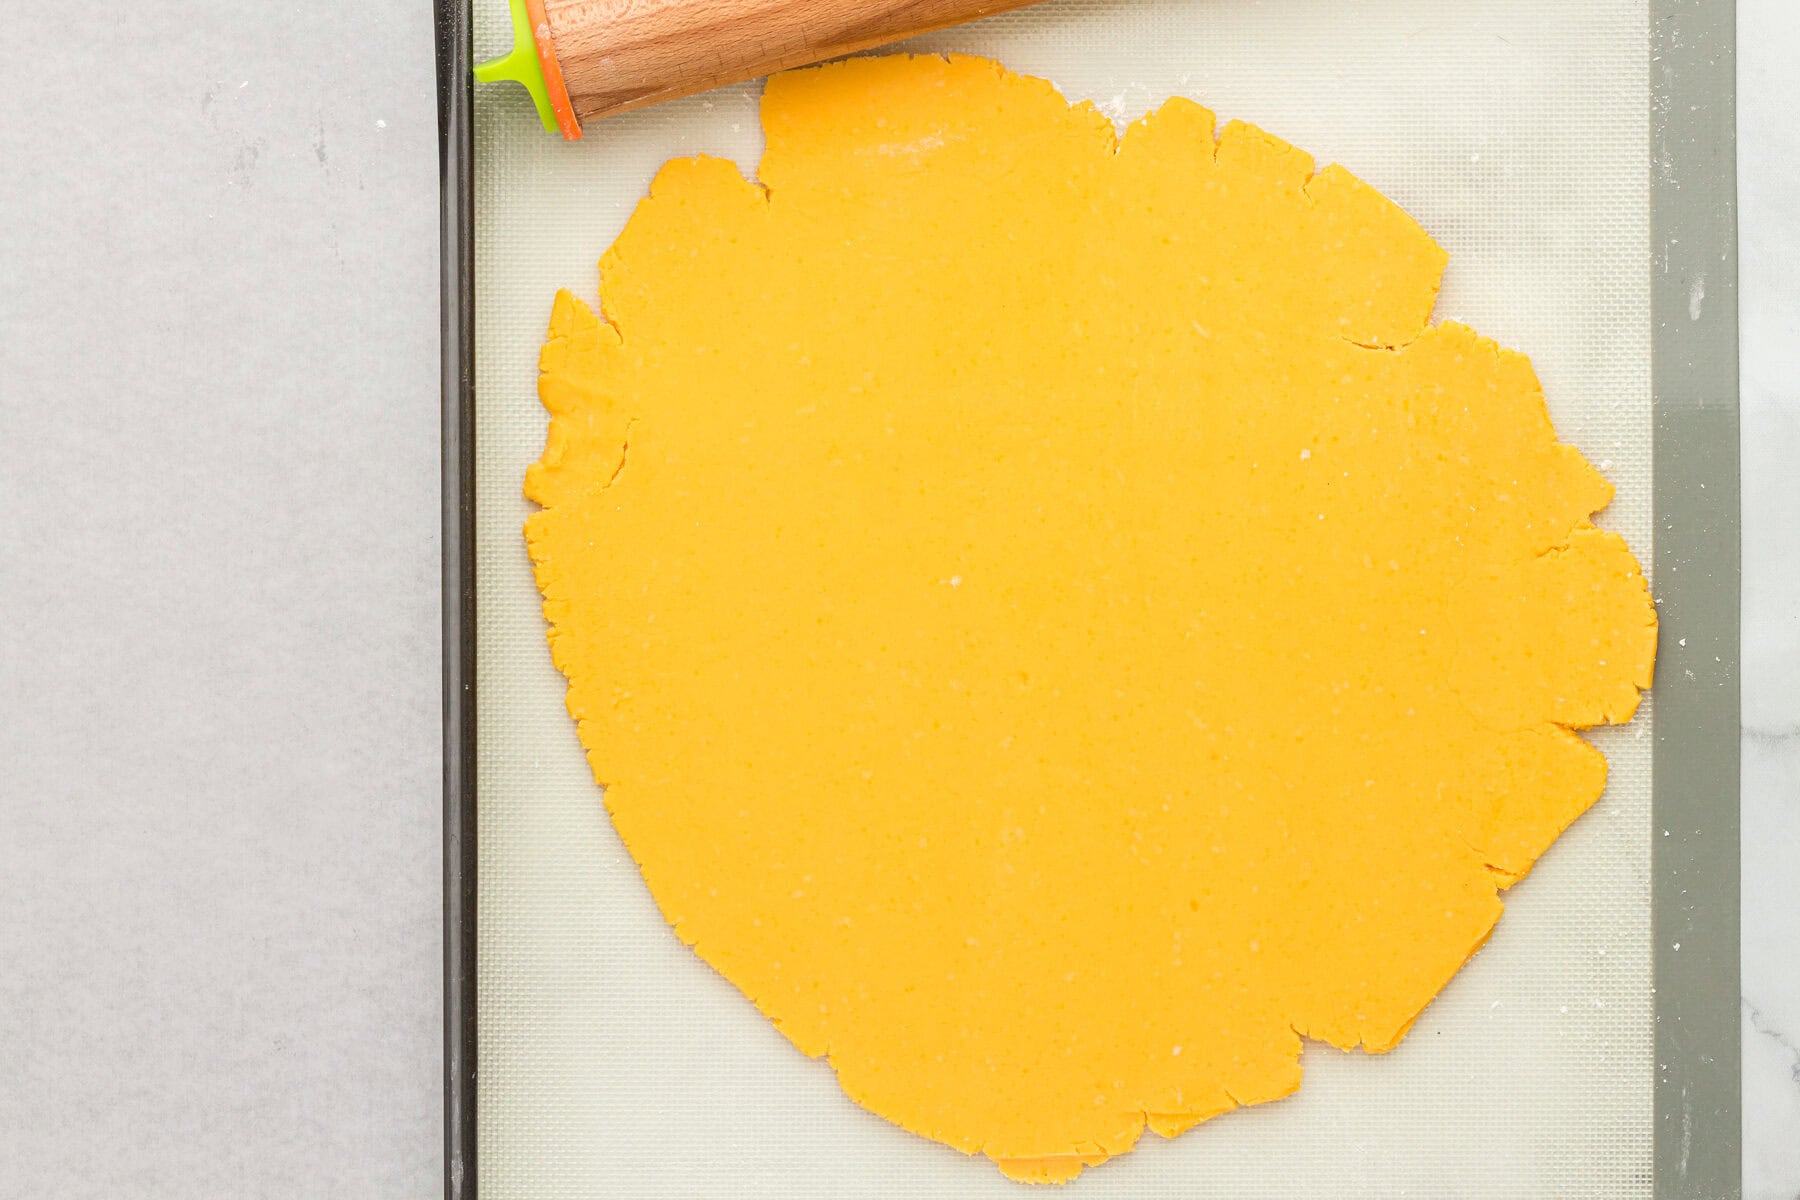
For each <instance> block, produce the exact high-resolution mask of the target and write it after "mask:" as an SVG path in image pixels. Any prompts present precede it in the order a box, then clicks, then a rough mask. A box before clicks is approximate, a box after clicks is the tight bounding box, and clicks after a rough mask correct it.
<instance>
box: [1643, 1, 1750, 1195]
mask: <svg viewBox="0 0 1800 1200" xmlns="http://www.w3.org/2000/svg"><path fill="white" fill-rule="evenodd" d="M1650 15H1651V25H1650V152H1651V153H1650V245H1651V292H1650V312H1651V363H1652V367H1651V379H1652V406H1653V411H1654V422H1655V430H1654V435H1653V453H1654V462H1655V479H1654V483H1653V490H1654V499H1655V512H1656V534H1655V571H1654V575H1655V580H1656V592H1657V604H1658V610H1659V615H1660V617H1661V621H1662V636H1661V639H1660V645H1659V647H1658V662H1657V668H1656V687H1655V691H1654V696H1655V709H1656V719H1655V726H1656V744H1655V750H1654V758H1653V770H1654V778H1655V788H1654V792H1653V799H1652V801H1651V803H1652V820H1653V823H1654V829H1653V831H1652V835H1651V837H1652V843H1653V850H1652V858H1651V864H1652V869H1651V878H1652V885H1651V928H1652V930H1653V934H1652V936H1653V937H1654V939H1655V940H1654V948H1655V967H1654V980H1655V987H1656V1033H1655V1047H1656V1081H1655V1113H1656V1126H1655V1168H1656V1174H1655V1184H1654V1194H1655V1196H1656V1198H1657V1200H1736V1198H1737V1197H1740V1196H1742V1195H1743V1146H1742V1143H1743V1132H1742V1099H1741V1094H1740V1087H1741V1077H1742V1064H1741V1059H1740V1045H1739V1041H1740V1034H1739V1029H1740V1024H1739V988H1740V984H1739V975H1738V957H1739V949H1738V926H1739V850H1738V831H1739V824H1738V770H1739V739H1740V730H1739V719H1740V707H1739V703H1740V702H1739V694H1738V654H1739V648H1738V629H1739V583H1740V578H1739V572H1740V540H1739V480H1738V309H1737V143H1736V98H1737V97H1736V92H1737V83H1736V62H1735V51H1736V37H1737V32H1736V24H1737V21H1736V17H1737V14H1736V5H1735V0H1652V2H1651V6H1650Z"/></svg>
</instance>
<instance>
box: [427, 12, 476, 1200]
mask: <svg viewBox="0 0 1800 1200" xmlns="http://www.w3.org/2000/svg"><path fill="white" fill-rule="evenodd" d="M434 2H435V5H436V10H437V13H436V17H437V87H438V184H439V192H440V201H441V209H440V212H441V216H440V221H441V226H440V242H441V249H442V254H443V275H442V284H441V286H442V293H443V295H442V305H443V313H442V326H441V329H442V338H443V395H442V405H443V435H442V436H443V460H442V471H443V484H442V486H443V516H444V525H443V626H444V646H443V652H444V1195H445V1197H446V1198H447V1200H474V1197H475V1195H476V1191H477V1187H476V1171H475V1151H476V1142H475V1115H476V1087H475V1084H476V1049H477V1043H476V1026H475V1020H476V1009H475V963H476V960H475V870H476V860H475V243H474V215H475V207H474V173H473V167H474V154H473V151H474V134H473V114H474V107H473V106H474V75H473V74H472V71H471V62H470V59H471V53H472V50H471V42H470V29H471V3H470V0H434Z"/></svg>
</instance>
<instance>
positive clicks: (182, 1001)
mask: <svg viewBox="0 0 1800 1200" xmlns="http://www.w3.org/2000/svg"><path fill="white" fill-rule="evenodd" d="M19 9H20V11H19V12H18V14H16V15H13V16H12V17H11V19H10V20H9V23H8V32H9V34H10V35H11V36H10V37H9V49H10V50H11V52H12V54H13V56H14V58H15V61H19V62H25V63H31V64H33V65H34V67H35V70H34V73H33V74H32V76H31V77H29V78H23V79H21V80H19V81H18V82H17V83H16V84H15V86H14V88H13V89H12V91H11V93H10V95H9V99H8V102H7V104H6V106H5V109H4V112H0V150H3V151H4V160H5V162H6V164H7V167H6V170H5V171H4V172H0V281H3V282H0V881H3V882H0V1200H11V1198H13V1197H21V1198H23V1197H27V1196H30V1197H38V1196H68V1197H75V1196H106V1197H127V1196H132V1197H137V1196H144V1197H150V1196H169V1197H176V1196H179V1197H196V1196H234V1197H250V1196H282V1197H287V1196H293V1195H333V1196H336V1195H344V1196H427V1195H432V1194H436V1193H437V1192H438V1191H439V1189H440V1184H439V1177H440V1176H439V1172H440V1169H441V1164H440V1157H439V1156H440V1151H441V1144H442V1143H441V1137H442V1110H441V1100H440V1096H441V1093H440V1061H441V1060H440V1057H439V1038H440V1017H439V1012H440V1009H439V1004H440V993H439V982H438V980H439V963H440V957H439V956H440V941H439V938H440V925H439V892H438V854H439V790H438V787H439V783H438V781H439V745H440V743H439V738H438V728H437V720H438V659H437V637H438V624H437V605H438V593H437V579H438V576H437V570H438V559H437V524H438V492H437V483H438V477H437V366H438V364H437V229H436V221H437V194H438V193H437V186H438V185H437V152H436V141H435V138H436V126H435V120H436V118H435V109H434V103H433V61H432V30H431V14H430V6H429V5H426V4H422V3H417V2H409V3H399V2H397V0H384V2H382V3H375V4H370V3H367V2H366V0H325V2H321V3H317V4H311V5H305V6H291V5H246V4H242V3H236V2H232V0H197V2H196V3H192V4H189V5H186V6H183V9H184V11H183V12H182V13H180V14H175V13H171V12H167V11H164V10H163V9H162V8H161V7H159V6H154V5H143V4H132V3H124V2H122V0H111V2H98V3H93V4H88V5H82V6H72V7H71V6H45V5H23V6H19ZM1739 54H1740V59H1739V75H1740V99H1739V122H1740V124H1739V128H1740V139H1741V140H1740V145H1739V152H1740V163H1741V167H1740V179H1741V212H1742V227H1741V233H1742V255H1741V268H1742V285H1743V287H1742V304H1743V441H1744V506H1745V514H1744V549H1745V572H1744V662H1745V671H1744V693H1743V695H1744V722H1745V730H1744V743H1743V766H1744V777H1743V778H1744V793H1743V812H1744V815H1743V839H1744V840H1743V867H1744V921H1743V927H1744V934H1743V939H1744V967H1743V987H1744V1024H1743V1031H1744V1041H1743V1049H1744V1107H1745V1151H1744V1155H1745V1172H1744V1179H1745V1194H1746V1196H1748V1197H1751V1198H1752V1200H1795V1198H1796V1197H1800V872H1797V871H1796V867H1795V864H1796V863H1800V543H1797V542H1796V540H1795V533H1794V530H1795V529H1796V528H1800V485H1797V484H1796V483H1795V482H1794V478H1795V473H1794V464H1795V463H1800V382H1796V381H1797V380H1800V126H1797V125H1796V122H1795V120H1794V108H1795V101H1796V98H1797V96H1796V91H1795V87H1794V84H1793V80H1794V71H1795V67H1794V64H1795V63H1796V61H1800V4H1796V3H1794V0H1740V18H1739ZM96 729H99V730H101V731H103V732H104V734H105V737H104V738H103V739H102V740H101V741H100V742H99V743H98V744H96V743H95V741H94V739H93V737H92V733H93V731H94V730H96Z"/></svg>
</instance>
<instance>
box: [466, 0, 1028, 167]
mask: <svg viewBox="0 0 1800 1200" xmlns="http://www.w3.org/2000/svg"><path fill="white" fill-rule="evenodd" d="M1031 3H1035V0H512V12H513V49H512V52H511V53H510V54H507V55H505V56H504V57H502V58H497V59H494V60H492V61H490V62H485V63H482V64H481V65H480V66H479V67H477V68H475V76H476V78H477V79H480V80H482V81H484V82H491V81H494V80H500V79H510V80H513V81H515V82H518V83H522V84H524V85H525V87H526V88H527V89H528V90H529V91H530V92H531V94H532V99H533V100H534V101H535V102H536V103H537V107H538V115H539V117H540V118H541V119H542V120H543V123H544V127H545V128H546V129H560V130H561V131H562V134H563V136H564V137H566V138H570V139H574V138H578V137H580V136H581V124H582V122H584V121H590V120H592V119H594V118H595V117H604V116H609V115H611V114H612V113H619V112H625V111H627V110H628V109H633V108H642V107H643V106H644V105H646V104H654V103H656V102H657V101H658V100H672V99H674V98H675V97H677V96H687V95H692V94H693V93H694V92H701V91H705V90H706V89H707V88H712V87H718V86H719V85H721V84H726V83H737V82H739V81H741V80H745V79H753V78H755V77H756V76H758V75H767V74H769V73H770V72H772V71H783V70H786V69H787V68H789V67H798V66H804V65H805V64H807V63H814V62H819V61H821V60H823V59H827V58H834V57H836V56H837V55H840V54H850V53H852V52H854V51H857V50H866V49H868V48H869V47H870V46H879V45H881V44H883V43H884V42H895V41H899V40H900V39H901V38H906V37H911V36H912V35H913V34H916V33H926V32H929V31H930V30H933V29H942V28H944V27H945V26H946V25H955V24H957V23H958V22H961V21H972V20H974V19H976V18H977V17H985V16H991V15H993V14H994V13H1000V12H1006V11H1008V10H1009V9H1015V8H1024V7H1025V6H1026V5H1028V4H1031Z"/></svg>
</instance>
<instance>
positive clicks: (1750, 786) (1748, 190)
mask: <svg viewBox="0 0 1800 1200" xmlns="http://www.w3.org/2000/svg"><path fill="white" fill-rule="evenodd" d="M1796 61H1800V4H1795V3H1794V2H1793V0H1740V5H1739V15H1738V188H1739V214H1740V215H1739V237H1740V251H1739V256H1738V262H1739V271H1740V273H1741V285H1742V291H1741V301H1742V316H1741V322H1742V324H1741V329H1742V336H1741V346H1742V375H1743V393H1742V394H1743V472H1744V631H1743V655H1744V682H1743V701H1744V759H1743V770H1744V776H1743V872H1744V875H1743V879H1744V883H1743V888H1744V893H1743V895H1744V900H1743V905H1744V907H1743V947H1744V965H1743V976H1744V1026H1743V1047H1744V1194H1745V1195H1746V1196H1747V1197H1752V1198H1753V1200H1778V1198H1779V1200H1794V1197H1796V1196H1800V874H1797V873H1796V870H1795V864H1796V863H1800V470H1797V464H1800V125H1797V124H1796V122H1795V119H1794V106H1795V101H1796V99H1800V91H1797V90H1796V87H1795V83H1794V80H1795V62H1796Z"/></svg>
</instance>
